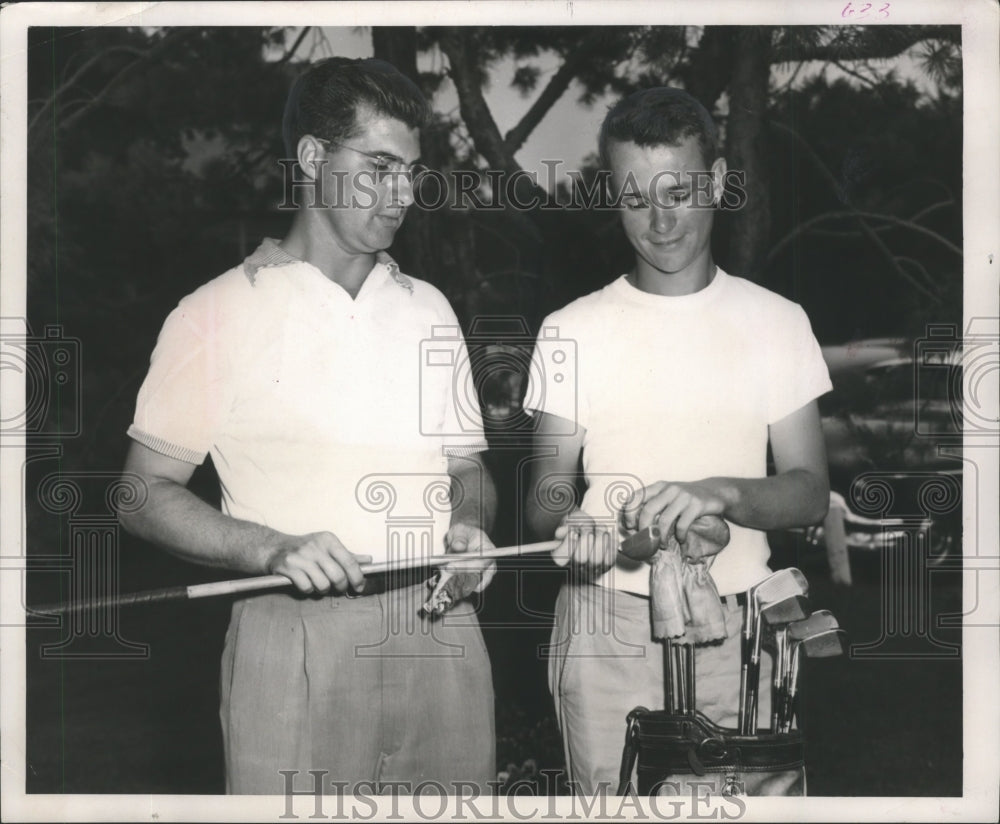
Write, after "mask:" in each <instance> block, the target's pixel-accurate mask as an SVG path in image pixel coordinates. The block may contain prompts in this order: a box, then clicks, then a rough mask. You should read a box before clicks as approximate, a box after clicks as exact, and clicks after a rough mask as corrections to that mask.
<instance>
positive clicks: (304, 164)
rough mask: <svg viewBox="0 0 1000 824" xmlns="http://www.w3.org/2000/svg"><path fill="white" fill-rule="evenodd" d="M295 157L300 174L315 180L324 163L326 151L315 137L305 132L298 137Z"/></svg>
mask: <svg viewBox="0 0 1000 824" xmlns="http://www.w3.org/2000/svg"><path fill="white" fill-rule="evenodd" d="M297 159H298V161H299V168H300V169H301V170H302V174H304V175H305V176H306V177H307V178H308V179H309V180H317V179H318V178H319V177H320V174H321V172H322V168H323V166H324V164H325V163H326V151H325V150H324V148H323V144H322V143H320V141H319V140H318V139H317V138H315V137H313V136H312V135H311V134H306V135H303V136H302V137H301V138H299V145H298V156H297Z"/></svg>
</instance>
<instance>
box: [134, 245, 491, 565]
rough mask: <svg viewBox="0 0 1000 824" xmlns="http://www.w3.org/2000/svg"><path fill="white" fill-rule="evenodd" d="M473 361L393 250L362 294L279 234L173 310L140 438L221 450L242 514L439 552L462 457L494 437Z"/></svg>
mask: <svg viewBox="0 0 1000 824" xmlns="http://www.w3.org/2000/svg"><path fill="white" fill-rule="evenodd" d="M467 364H468V355H467V352H466V348H465V342H464V339H463V338H462V335H461V332H460V330H459V325H458V320H457V318H456V317H455V314H454V312H453V311H452V309H451V307H450V306H449V304H448V301H447V300H446V299H445V297H444V296H443V295H442V294H441V293H440V292H439V291H438V290H437V289H435V288H434V287H433V286H431V285H430V284H429V283H426V282H424V281H421V280H417V279H415V278H409V277H407V276H405V275H403V274H402V273H400V272H399V267H398V266H397V265H396V264H395V262H393V261H392V259H391V258H390V257H389V256H388V255H386V254H385V253H380V254H379V255H378V257H377V261H376V263H375V266H374V267H373V268H372V270H371V272H370V273H369V274H368V276H367V278H366V280H365V281H364V284H363V285H362V287H361V290H360V292H359V293H358V295H357V297H356V298H355V299H353V300H352V299H351V297H350V296H349V295H348V294H347V292H346V291H345V290H344V289H343V288H342V287H341V286H339V285H338V284H336V283H334V282H333V281H331V280H329V279H328V278H327V277H325V276H324V275H323V273H322V272H320V270H319V269H317V268H316V267H314V266H312V265H310V264H308V263H305V262H303V261H300V260H297V259H296V258H293V257H291V256H290V255H288V254H287V253H286V252H285V251H284V250H282V249H281V248H280V247H279V246H277V244H276V242H275V241H273V240H266V241H265V242H264V243H263V244H262V245H261V247H260V248H259V249H258V250H257V251H256V252H255V253H254V254H253V255H251V256H250V257H249V258H247V260H246V261H245V262H244V264H243V265H241V266H238V267H236V268H234V269H231V270H230V271H228V272H226V273H225V274H223V275H221V276H219V277H218V278H215V279H214V280H212V281H210V282H209V283H206V284H205V285H204V286H202V287H200V288H199V289H197V290H196V291H195V292H193V293H192V294H191V295H188V296H187V297H185V298H184V299H183V300H181V302H180V304H179V305H178V306H177V308H176V309H174V311H173V312H172V313H171V314H170V316H169V317H168V318H167V320H166V322H165V323H164V325H163V329H162V330H161V332H160V336H159V339H158V340H157V344H156V348H155V350H154V351H153V355H152V359H151V362H150V369H149V373H148V374H147V376H146V380H145V382H144V383H143V385H142V388H141V389H140V391H139V397H138V402H137V405H136V413H135V419H134V422H133V424H132V425H131V426H130V427H129V430H128V434H129V435H130V436H131V437H132V438H134V439H135V440H137V441H138V442H139V443H142V444H144V445H145V446H147V447H149V448H150V449H153V450H155V451H157V452H160V453H162V454H164V455H168V456H170V457H173V458H177V459H179V460H183V461H188V462H191V463H201V462H202V461H203V460H204V459H205V456H206V455H207V454H211V456H212V461H213V463H214V465H215V468H216V471H217V472H218V475H219V480H220V482H221V486H222V508H223V511H224V512H225V513H226V514H228V515H231V516H232V517H234V518H239V519H243V520H247V521H252V522H255V523H260V524H265V525H267V526H270V527H272V528H274V529H277V530H279V531H281V532H285V533H288V534H304V533H309V532H317V531H323V530H329V531H331V532H333V533H334V534H335V535H337V537H338V538H340V540H341V541H342V542H343V543H344V545H345V546H346V547H347V548H348V549H350V550H351V551H353V552H356V553H360V554H369V555H371V556H373V559H374V560H376V561H379V560H383V559H385V558H387V557H388V554H387V553H388V547H389V546H390V545H392V546H393V547H395V549H394V550H393V553H392V554H393V556H396V555H397V551H398V552H399V553H402V554H407V555H409V554H415V553H421V554H438V553H442V552H443V551H444V549H443V542H442V539H443V537H444V534H445V532H446V531H447V528H448V525H449V521H450V512H451V503H450V502H449V500H448V495H447V490H448V484H449V478H448V475H447V462H448V456H449V455H456V456H460V455H462V454H471V453H475V452H479V451H482V450H484V449H486V440H485V438H484V436H483V430H482V419H481V417H480V411H479V406H478V403H477V401H476V395H475V391H474V390H473V389H472V388H471V376H470V371H469V370H468V368H465V367H466V366H467ZM470 494H477V492H476V491H475V490H471V491H470Z"/></svg>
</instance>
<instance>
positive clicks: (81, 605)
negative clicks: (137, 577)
mask: <svg viewBox="0 0 1000 824" xmlns="http://www.w3.org/2000/svg"><path fill="white" fill-rule="evenodd" d="M188 589H189V587H185V586H178V587H164V588H163V589H149V590H144V591H143V592H132V593H128V594H126V595H108V596H105V597H104V598H89V599H86V600H83V601H64V602H62V603H59V604H39V605H38V606H30V607H28V608H27V609H28V612H44V613H45V614H46V615H65V614H66V613H68V612H78V611H80V610H83V609H107V608H108V607H127V606H133V605H137V604H157V603H160V602H163V601H186V600H187V599H188V597H189V596H188Z"/></svg>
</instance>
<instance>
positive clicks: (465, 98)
mask: <svg viewBox="0 0 1000 824" xmlns="http://www.w3.org/2000/svg"><path fill="white" fill-rule="evenodd" d="M439 42H440V44H441V50H442V51H443V52H444V53H445V55H446V56H447V57H448V63H449V69H448V76H449V77H451V80H452V82H453V83H454V84H455V91H456V92H458V110H459V112H460V114H461V115H462V120H464V121H465V125H466V126H467V127H468V129H469V134H470V135H471V136H472V140H473V142H474V143H475V145H476V151H478V152H479V153H480V154H481V155H482V156H483V157H484V158H486V162H487V163H489V164H490V166H491V167H492V168H494V169H502V170H504V171H506V172H509V173H512V172H515V171H517V170H519V169H520V167H519V166H518V164H517V163H516V161H515V160H514V157H513V155H512V154H511V152H509V151H508V150H507V145H506V143H505V142H504V139H503V137H502V136H501V135H500V129H499V128H498V127H497V124H496V121H495V120H494V119H493V114H492V113H491V112H490V108H489V106H488V105H487V104H486V99H485V98H484V97H483V90H482V88H481V87H480V85H479V80H478V78H477V76H476V75H477V73H476V71H475V62H474V59H473V58H472V57H470V55H469V54H468V49H469V41H468V39H467V36H466V32H465V30H463V29H461V28H454V27H447V28H444V29H442V30H441V39H440V41H439Z"/></svg>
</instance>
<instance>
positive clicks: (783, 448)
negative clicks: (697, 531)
mask: <svg viewBox="0 0 1000 824" xmlns="http://www.w3.org/2000/svg"><path fill="white" fill-rule="evenodd" d="M770 439H771V451H772V454H773V455H774V464H775V471H776V474H775V475H773V476H770V477H767V478H727V477H717V478H705V479H703V480H700V481H694V482H670V481H658V482H657V483H655V484H651V485H650V486H648V487H646V488H645V489H643V490H640V492H639V493H637V494H636V496H635V497H634V499H633V501H632V502H631V503H630V504H629V505H628V506H627V507H626V510H625V518H624V521H625V525H626V526H628V527H635V528H638V529H644V528H645V527H647V526H649V525H650V524H651V523H653V522H654V521H658V522H659V524H660V526H661V527H664V528H665V527H669V525H670V524H671V523H674V521H675V520H676V530H677V535H678V538H680V539H681V540H683V539H684V537H685V535H686V534H687V529H688V527H690V526H691V523H692V522H693V521H694V520H695V519H696V518H698V517H699V516H701V515H721V516H722V517H724V518H726V519H727V520H729V521H732V522H733V523H736V524H740V525H741V526H747V527H751V528H753V529H765V530H766V529H784V528H788V527H793V526H807V525H809V524H814V523H818V522H819V521H821V520H822V519H823V516H824V515H826V510H827V508H828V506H829V503H830V481H829V474H828V470H827V462H826V448H825V446H824V443H823V432H822V429H821V427H820V422H819V411H818V409H817V406H816V402H815V401H811V402H810V403H808V404H806V405H805V406H803V407H802V408H800V409H798V410H797V411H795V412H793V413H791V414H790V415H788V416H786V417H785V418H783V419H781V420H780V421H778V422H777V423H774V424H772V425H771V427H770Z"/></svg>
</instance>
